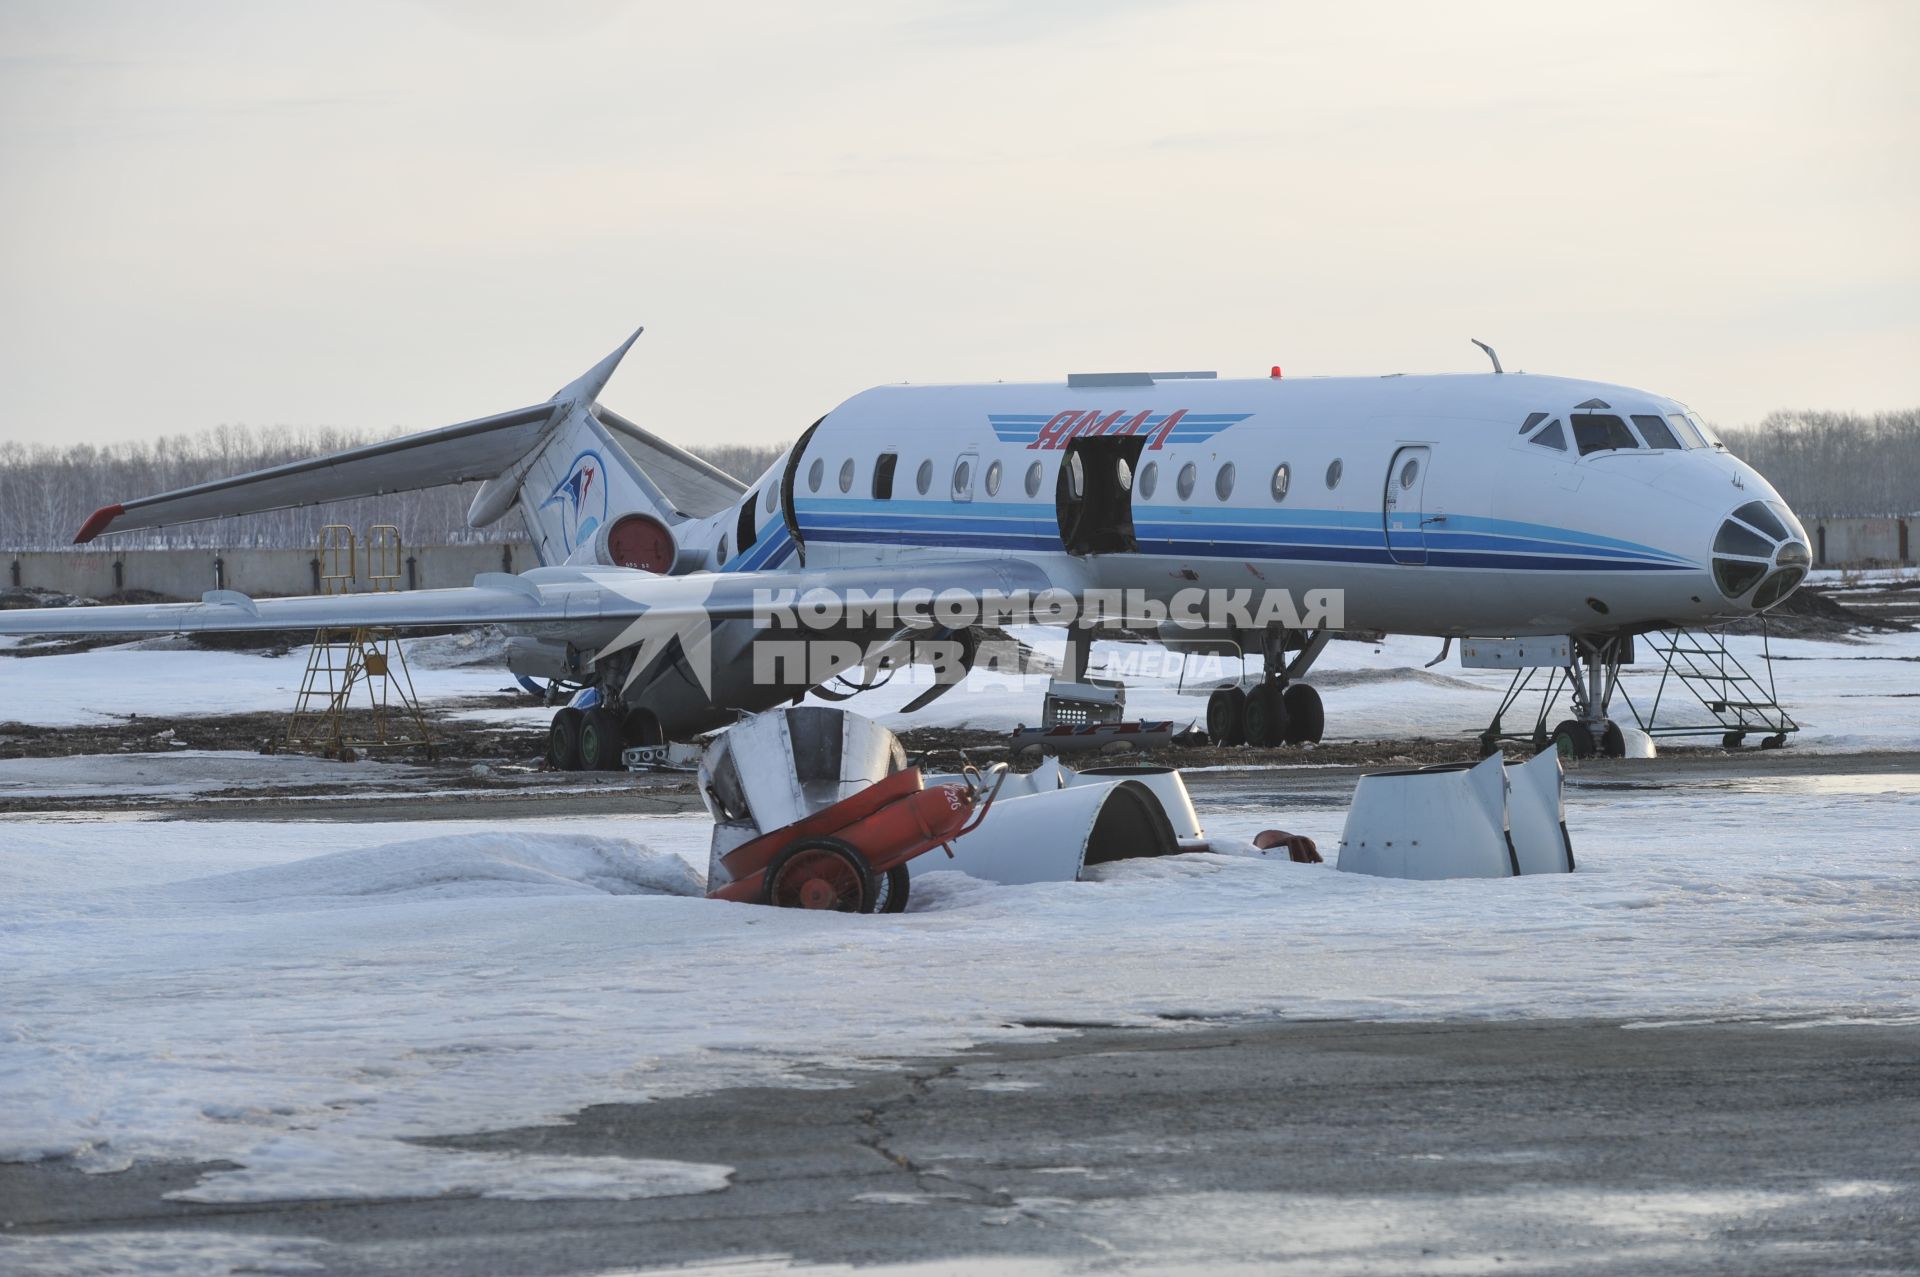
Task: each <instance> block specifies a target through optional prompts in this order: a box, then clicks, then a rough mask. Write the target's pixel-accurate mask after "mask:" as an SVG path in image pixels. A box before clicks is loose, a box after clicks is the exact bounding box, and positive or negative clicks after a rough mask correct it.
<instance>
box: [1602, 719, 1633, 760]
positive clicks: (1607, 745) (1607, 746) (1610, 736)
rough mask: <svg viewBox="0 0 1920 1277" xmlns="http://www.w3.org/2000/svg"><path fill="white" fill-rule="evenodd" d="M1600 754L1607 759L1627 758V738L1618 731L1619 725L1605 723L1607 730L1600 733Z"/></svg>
mask: <svg viewBox="0 0 1920 1277" xmlns="http://www.w3.org/2000/svg"><path fill="white" fill-rule="evenodd" d="M1600 752H1601V753H1602V754H1603V755H1605V756H1606V757H1608V758H1625V757H1626V756H1627V738H1626V736H1625V735H1624V734H1623V733H1622V732H1621V731H1620V724H1618V723H1615V722H1611V721H1609V722H1608V723H1607V730H1606V731H1604V732H1602V733H1600Z"/></svg>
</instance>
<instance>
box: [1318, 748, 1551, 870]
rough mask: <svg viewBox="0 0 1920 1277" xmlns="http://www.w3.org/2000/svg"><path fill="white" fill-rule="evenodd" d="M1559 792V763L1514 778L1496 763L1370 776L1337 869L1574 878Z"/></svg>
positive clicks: (1350, 817) (1537, 763)
mask: <svg viewBox="0 0 1920 1277" xmlns="http://www.w3.org/2000/svg"><path fill="white" fill-rule="evenodd" d="M1543 759H1544V760H1546V761H1542V760H1543ZM1561 783H1562V777H1561V772H1560V763H1559V759H1558V757H1557V756H1555V755H1553V754H1551V753H1547V754H1542V755H1541V756H1540V757H1539V758H1535V759H1533V760H1531V761H1529V762H1527V763H1524V764H1516V765H1515V766H1513V767H1511V768H1509V767H1508V766H1507V764H1506V760H1505V759H1504V758H1503V757H1502V756H1501V755H1499V754H1497V753H1496V754H1493V755H1492V756H1490V757H1488V758H1487V759H1485V760H1483V761H1481V762H1479V763H1477V764H1474V765H1471V766H1469V765H1467V764H1464V763H1446V764H1442V765H1440V766H1436V767H1420V768H1412V769H1409V770H1406V771H1391V772H1373V773H1370V774H1368V775H1365V776H1362V777H1361V778H1360V783H1359V784H1358V785H1356V786H1355V787H1354V791H1353V805H1352V806H1351V807H1350V808H1348V810H1347V821H1346V825H1345V827H1344V828H1343V829H1342V830H1341V833H1340V856H1339V861H1338V864H1337V867H1338V868H1339V869H1341V870H1342V871H1344V872H1346V873H1362V874H1371V875H1373V876H1375V877H1380V878H1414V879H1422V880H1432V879H1438V878H1511V877H1516V876H1518V875H1520V874H1523V873H1571V872H1572V871H1573V850H1572V844H1571V842H1570V841H1569V839H1568V838H1567V835H1566V823H1565V819H1564V807H1563V802H1562V797H1561ZM1515 791H1518V797H1517V799H1516V797H1515ZM1516 810H1517V813H1518V814H1517V816H1516V814H1515V813H1516ZM1523 846H1524V847H1525V849H1526V850H1525V855H1524V856H1523V855H1522V854H1521V850H1520V849H1521V848H1522V847H1523Z"/></svg>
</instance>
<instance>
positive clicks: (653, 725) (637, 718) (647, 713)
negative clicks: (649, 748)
mask: <svg viewBox="0 0 1920 1277" xmlns="http://www.w3.org/2000/svg"><path fill="white" fill-rule="evenodd" d="M624 725H625V728H626V730H625V732H624V733H623V734H622V737H621V739H623V740H625V741H626V743H627V744H629V745H634V746H639V745H664V744H666V743H667V734H666V733H665V732H663V731H661V730H660V716H659V715H657V714H655V713H654V712H653V711H652V710H650V709H630V710H628V711H627V716H626V719H625V720H624Z"/></svg>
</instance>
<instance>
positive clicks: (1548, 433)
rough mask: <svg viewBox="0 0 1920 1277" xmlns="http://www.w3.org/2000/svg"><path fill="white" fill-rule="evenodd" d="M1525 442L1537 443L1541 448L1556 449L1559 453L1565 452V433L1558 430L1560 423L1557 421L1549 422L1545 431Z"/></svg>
mask: <svg viewBox="0 0 1920 1277" xmlns="http://www.w3.org/2000/svg"><path fill="white" fill-rule="evenodd" d="M1527 442H1528V443H1537V444H1539V445H1540V446H1541V447H1542V448H1557V449H1558V450H1560V451H1561V452H1565V451H1566V450H1567V434H1566V431H1564V430H1562V429H1561V428H1560V423H1559V422H1557V421H1555V422H1550V423H1549V424H1548V426H1547V428H1546V429H1545V430H1542V431H1541V432H1540V433H1539V434H1537V435H1535V436H1534V437H1533V438H1531V439H1529V440H1527Z"/></svg>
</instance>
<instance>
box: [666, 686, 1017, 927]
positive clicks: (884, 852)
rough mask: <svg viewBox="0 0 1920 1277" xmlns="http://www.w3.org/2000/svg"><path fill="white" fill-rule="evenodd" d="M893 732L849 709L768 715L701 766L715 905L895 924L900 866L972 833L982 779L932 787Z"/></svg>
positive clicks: (903, 893) (737, 731) (728, 738)
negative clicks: (867, 917)
mask: <svg viewBox="0 0 1920 1277" xmlns="http://www.w3.org/2000/svg"><path fill="white" fill-rule="evenodd" d="M905 762H906V755H905V751H904V750H902V749H901V747H900V743H899V741H898V740H897V739H895V738H894V735H893V733H891V732H889V731H887V730H886V729H885V728H883V727H880V726H879V725H878V724H876V723H873V722H871V721H870V720H867V719H863V718H861V717H859V716H858V715H855V714H849V713H847V712H846V711H844V710H837V709H826V708H823V707H818V706H800V707H793V708H789V709H784V710H772V711H769V712H768V713H765V714H761V715H758V716H756V717H755V718H751V719H748V720H747V721H746V722H743V723H741V724H740V725H739V726H737V727H734V728H731V729H730V730H728V731H727V732H726V733H725V734H723V735H722V736H721V737H719V739H717V740H716V741H715V742H714V743H713V744H712V745H710V746H709V747H708V750H707V753H706V756H705V757H703V758H702V759H701V762H700V789H701V794H702V796H703V797H704V798H705V799H706V802H707V806H708V808H709V809H710V810H711V811H712V812H713V815H714V834H713V855H712V857H711V859H710V860H709V862H708V870H707V895H708V897H709V898H710V899H714V900H735V901H740V902H743V903H759V904H769V905H781V906H785V907H787V908H799V909H834V910H839V911H841V912H843V913H874V912H881V913H898V912H899V911H900V910H902V909H904V908H906V904H907V883H908V873H907V867H906V866H907V862H908V861H910V860H912V859H913V858H914V857H915V856H919V855H923V854H925V853H926V852H929V851H931V850H933V849H934V848H935V847H939V846H941V845H943V844H945V843H949V842H951V841H952V840H953V839H955V838H958V837H960V836H961V835H962V834H965V833H967V832H969V831H970V830H971V829H972V828H973V827H974V826H976V825H978V824H979V822H980V821H981V819H983V818H984V817H985V816H986V814H987V809H988V808H989V807H990V806H991V805H992V803H993V794H992V793H988V792H985V791H984V790H983V788H982V786H981V784H980V783H979V782H978V779H977V778H975V777H972V776H970V777H969V778H968V779H967V780H966V781H964V782H958V783H950V784H942V785H935V786H933V787H932V788H927V787H926V786H925V784H924V783H923V780H922V777H921V774H920V770H919V769H918V768H914V767H906V766H905Z"/></svg>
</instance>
